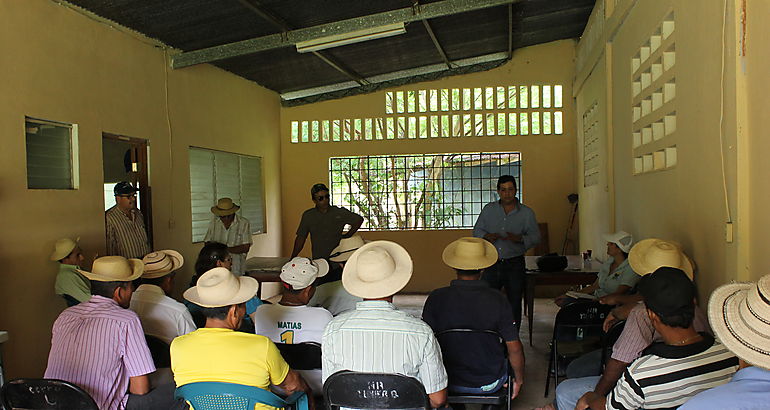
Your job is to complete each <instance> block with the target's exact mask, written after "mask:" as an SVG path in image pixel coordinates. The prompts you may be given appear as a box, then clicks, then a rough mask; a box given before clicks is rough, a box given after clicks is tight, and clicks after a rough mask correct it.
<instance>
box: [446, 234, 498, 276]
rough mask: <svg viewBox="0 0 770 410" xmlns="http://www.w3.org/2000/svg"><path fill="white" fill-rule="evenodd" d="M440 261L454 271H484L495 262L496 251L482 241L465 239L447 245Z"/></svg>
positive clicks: (487, 242) (470, 238)
mask: <svg viewBox="0 0 770 410" xmlns="http://www.w3.org/2000/svg"><path fill="white" fill-rule="evenodd" d="M441 259H443V261H444V263H445V264H447V266H449V267H452V268H455V269H462V270H475V269H484V268H488V267H490V266H492V265H494V264H495V263H496V262H497V249H495V246H494V245H492V244H491V243H490V242H489V241H485V240H484V239H481V238H474V237H465V238H460V239H458V240H456V241H454V242H452V243H450V244H449V245H447V246H446V248H444V252H443V253H442V254H441Z"/></svg>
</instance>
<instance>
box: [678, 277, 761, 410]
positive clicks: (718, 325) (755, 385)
mask: <svg viewBox="0 0 770 410" xmlns="http://www.w3.org/2000/svg"><path fill="white" fill-rule="evenodd" d="M768 295H770V275H765V276H763V277H762V278H761V279H759V282H757V283H756V284H754V283H732V284H729V285H724V286H722V287H720V288H718V289H717V290H715V291H714V293H712V294H711V299H710V300H709V308H708V312H709V321H710V322H711V327H712V328H713V329H714V333H715V334H716V336H717V337H718V338H719V340H720V341H721V342H722V344H724V345H725V347H727V348H728V349H730V351H731V352H733V353H734V354H735V355H736V356H738V363H739V364H738V367H739V369H740V370H738V372H737V373H735V375H734V376H733V378H732V380H730V381H729V382H728V383H727V384H723V385H721V386H718V387H715V388H713V389H710V390H706V391H704V392H702V393H700V394H698V395H696V396H695V397H693V398H692V399H690V400H688V401H687V403H685V404H684V405H683V406H682V407H680V409H682V410H700V409H746V410H749V409H757V410H759V409H765V408H767V407H768V405H770V351H768V348H767V347H768V342H767V340H768V337H770V323H768V322H767V319H768V318H770V302H768Z"/></svg>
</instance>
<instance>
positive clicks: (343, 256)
mask: <svg viewBox="0 0 770 410" xmlns="http://www.w3.org/2000/svg"><path fill="white" fill-rule="evenodd" d="M365 243H369V241H366V240H364V238H362V237H361V235H353V236H351V237H350V238H342V239H340V244H339V245H337V247H336V248H334V249H332V251H331V254H330V255H329V260H330V261H332V262H345V261H347V260H348V258H350V255H351V254H352V253H353V252H354V251H355V250H356V249H358V248H360V247H362V246H364V244H365Z"/></svg>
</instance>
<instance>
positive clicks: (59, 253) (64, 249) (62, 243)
mask: <svg viewBox="0 0 770 410" xmlns="http://www.w3.org/2000/svg"><path fill="white" fill-rule="evenodd" d="M79 240H80V238H77V239H75V240H74V241H73V240H72V239H70V238H62V239H59V240H58V241H56V243H55V244H54V246H53V253H52V254H51V260H52V261H60V260H62V259H64V258H66V257H67V256H69V254H70V253H72V251H73V250H74V249H75V247H76V246H78V241H79Z"/></svg>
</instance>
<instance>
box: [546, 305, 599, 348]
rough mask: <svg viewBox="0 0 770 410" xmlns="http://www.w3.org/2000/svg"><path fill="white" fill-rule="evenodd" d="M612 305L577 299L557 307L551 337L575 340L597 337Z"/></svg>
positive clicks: (560, 339)
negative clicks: (557, 310) (559, 307)
mask: <svg viewBox="0 0 770 410" xmlns="http://www.w3.org/2000/svg"><path fill="white" fill-rule="evenodd" d="M610 310H612V306H608V305H602V304H600V303H598V302H594V301H585V302H584V301H577V302H575V303H571V304H569V305H566V306H564V307H563V308H561V309H559V312H558V313H556V319H555V320H554V325H553V339H554V340H556V341H576V340H585V339H591V338H595V339H597V340H598V339H599V338H601V336H602V324H603V323H604V319H605V318H606V317H607V314H609V313H610Z"/></svg>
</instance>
